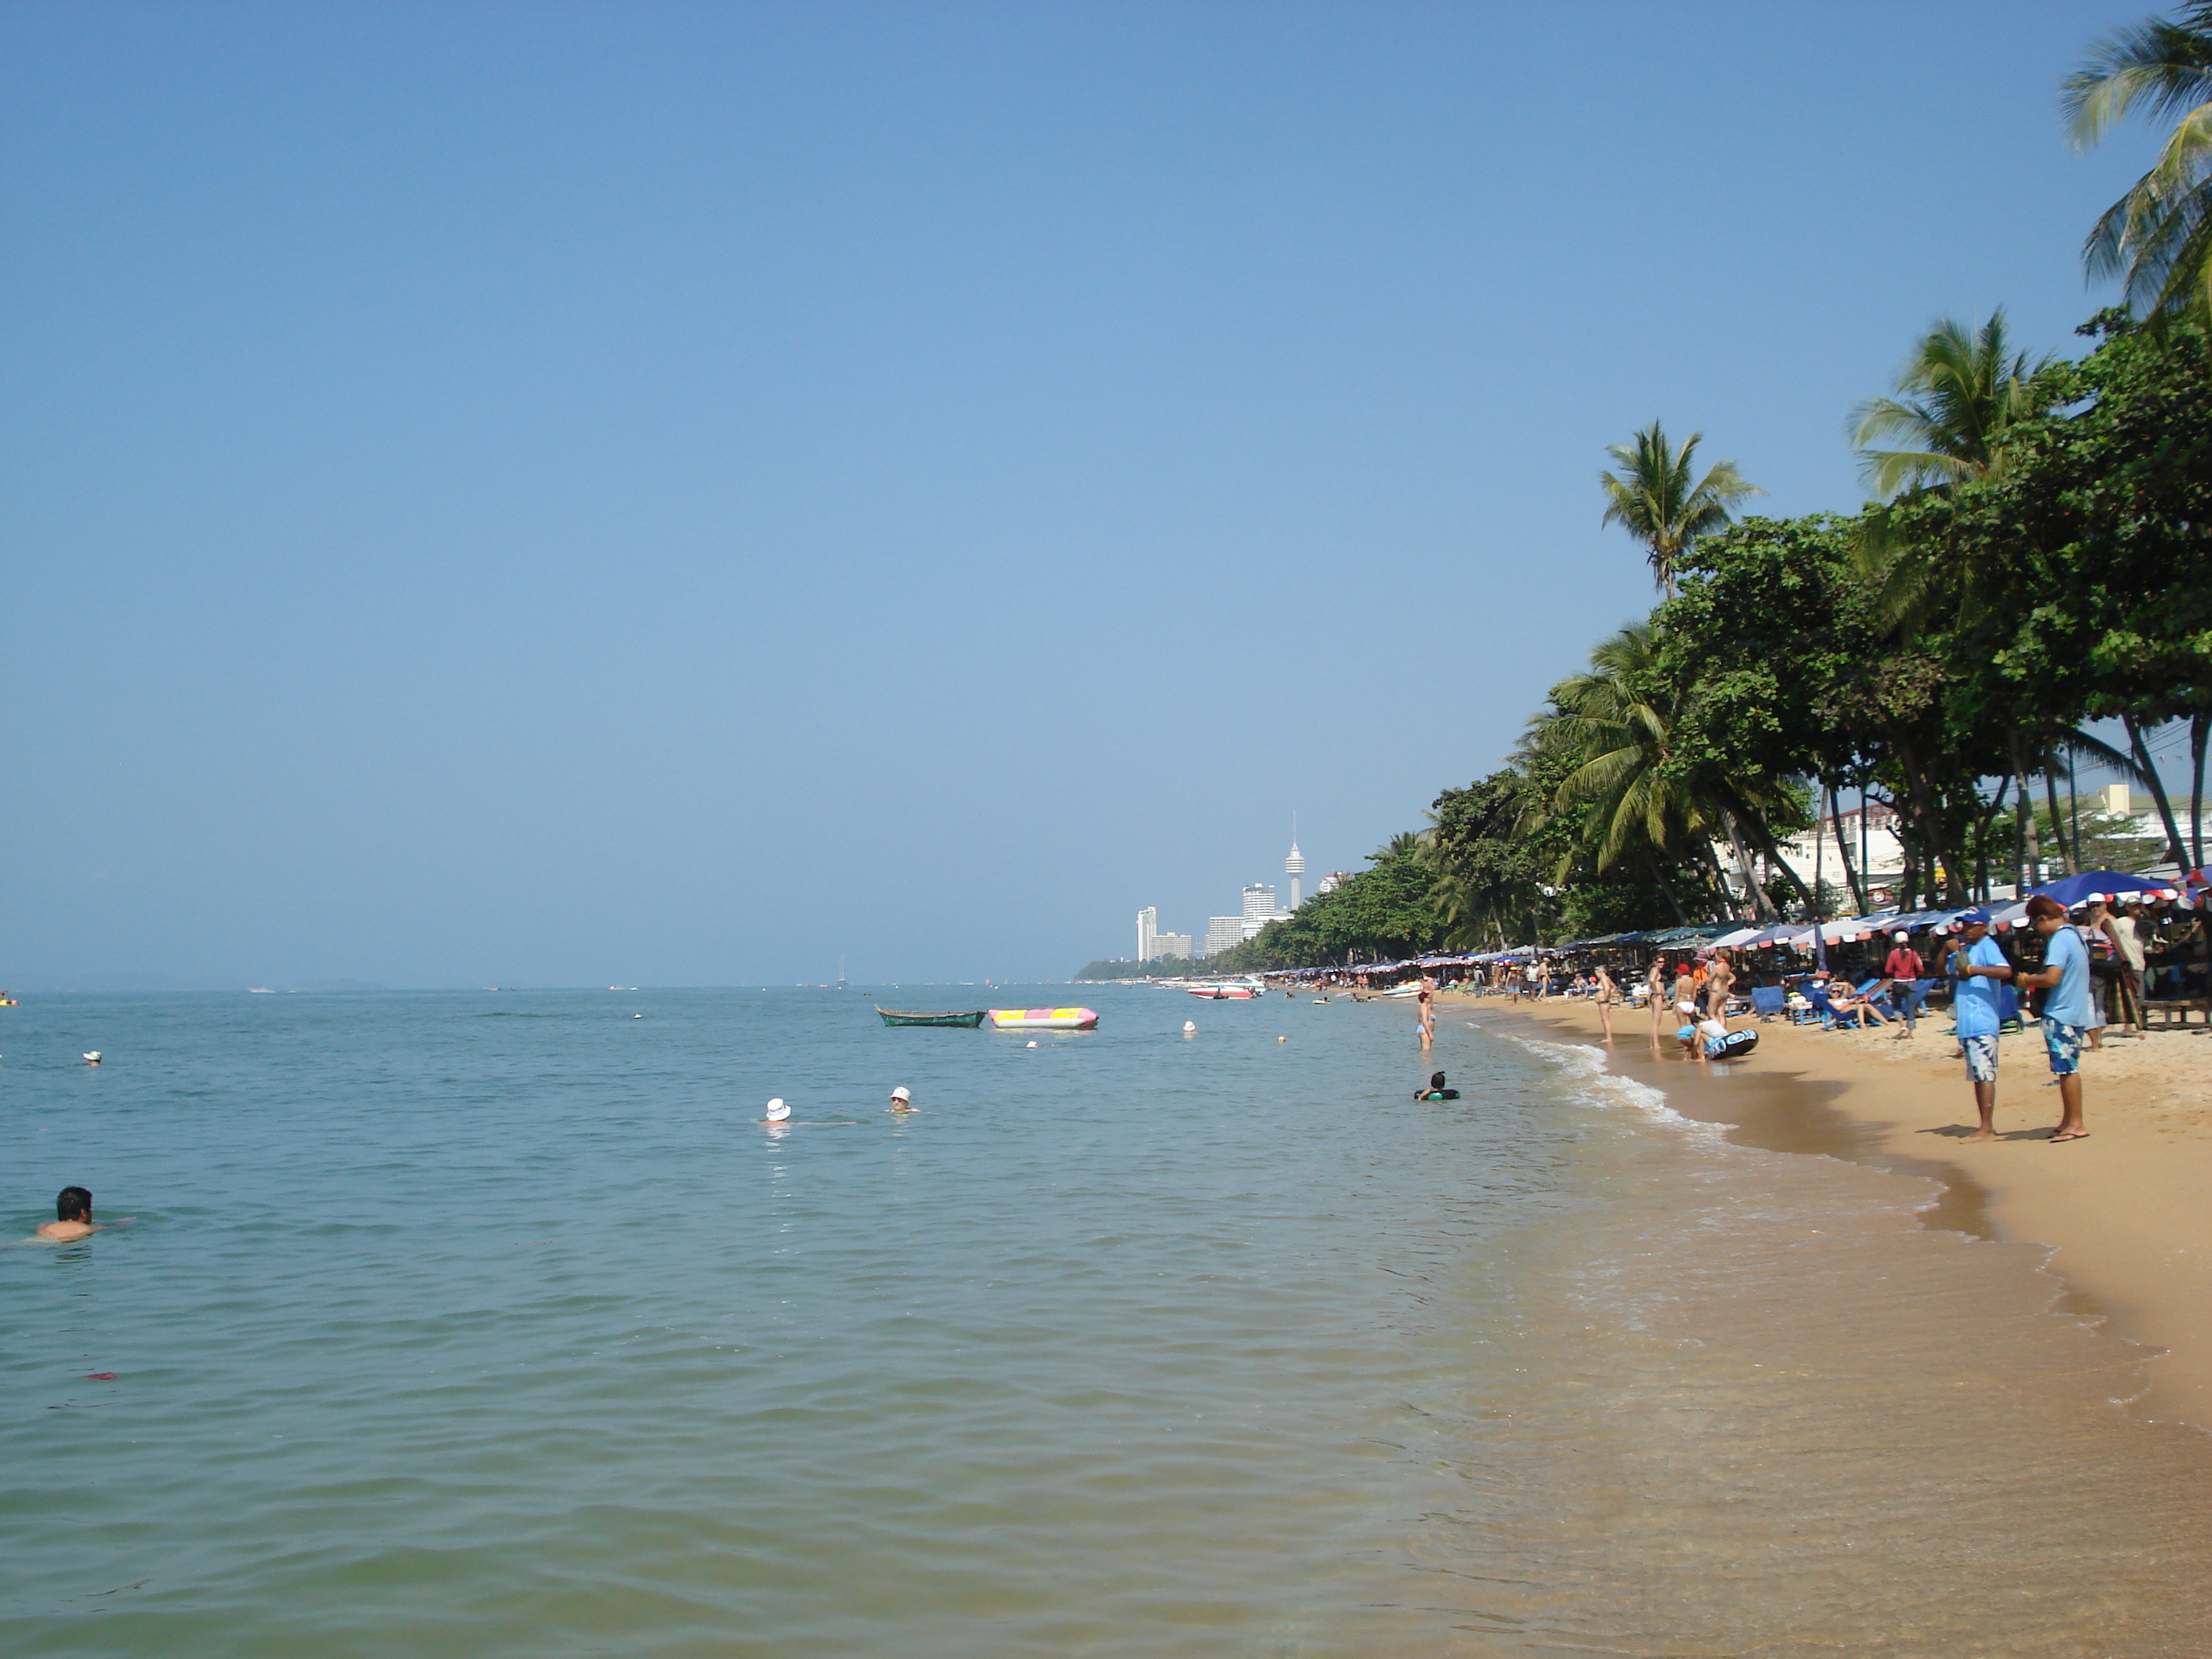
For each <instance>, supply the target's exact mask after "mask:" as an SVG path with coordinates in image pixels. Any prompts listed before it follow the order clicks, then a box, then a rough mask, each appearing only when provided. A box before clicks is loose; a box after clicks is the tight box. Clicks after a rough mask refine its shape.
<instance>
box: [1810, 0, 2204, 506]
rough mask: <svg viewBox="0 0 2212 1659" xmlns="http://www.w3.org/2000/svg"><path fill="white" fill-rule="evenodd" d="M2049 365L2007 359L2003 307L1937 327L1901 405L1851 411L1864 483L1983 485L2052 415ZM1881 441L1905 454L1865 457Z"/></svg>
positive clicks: (1873, 403) (2020, 355)
mask: <svg viewBox="0 0 2212 1659" xmlns="http://www.w3.org/2000/svg"><path fill="white" fill-rule="evenodd" d="M2206 3H2207V4H2212V0H2206ZM2050 367H2051V358H2050V357H2048V356H2044V357H2040V358H2038V359H2036V360H2035V361H2033V362H2030V361H2029V360H2028V356H2027V353H2026V352H2024V351H2014V350H2013V349H2011V346H2010V343H2009V342H2008V340H2007V339H2006V337H2005V314H2004V307H2002V306H1999V307H1997V308H1996V311H1995V312H1993V313H1990V319H1989V321H1988V322H1986V323H1984V324H1983V325H1982V326H1981V327H1980V329H1979V330H1973V329H1970V328H1968V327H1967V326H1966V325H1965V324H1964V323H1961V322H1959V321H1958V320H1957V319H1954V318H1950V317H1946V318H1943V319H1942V320H1941V321H1939V322H1937V323H1936V325H1935V326H1934V327H1932V328H1930V329H1929V331H1928V332H1927V333H1926V334H1924V335H1923V336H1922V337H1920V339H1919V341H1918V342H1917V343H1916V344H1915V345H1914V346H1913V348H1912V355H1911V356H1910V357H1908V358H1907V359H1906V360H1905V367H1904V368H1902V369H1900V370H1899V372H1898V376H1897V383H1896V384H1897V390H1898V392H1899V394H1900V396H1899V397H1898V398H1869V399H1868V400H1867V401H1866V402H1864V403H1863V404H1860V405H1859V406H1858V407H1857V409H1855V410H1852V411H1851V441H1852V442H1853V443H1854V444H1856V445H1857V446H1858V450H1859V459H1860V460H1861V461H1862V462H1863V463H1864V468H1865V477H1866V480H1867V483H1869V485H1871V486H1872V487H1873V489H1874V491H1875V494H1876V495H1881V496H1885V497H1887V496H1890V495H1896V494H1897V493H1898V492H1899V490H1901V489H1907V488H1911V487H1915V486H1933V487H1936V488H1939V489H1940V488H1942V486H1944V485H1947V484H1954V483H1962V482H1966V481H1968V480H1972V479H1975V478H1985V477H1989V476H1990V474H1991V473H1992V472H1994V471H1998V470H1999V469H2000V468H2001V467H2002V464H2003V459H2004V442H2005V436H2006V433H2007V431H2008V428H2010V427H2011V426H2012V425H2013V423H2014V422H2016V421H2022V420H2026V419H2028V418H2029V417H2031V416H2036V415H2040V414H2043V413H2044V412H2045V411H2046V410H2049V409H2050V408H2051V404H2052V402H2053V401H2054V398H2053V394H2052V393H2051V392H2050V390H2049V389H2048V388H2047V386H2046V384H2045V381H2044V380H2043V379H2042V376H2043V374H2044V372H2045V370H2046V369H2048V368H2050ZM1886 438H1894V439H1901V440H1903V441H1904V445H1905V447H1903V448H1899V449H1875V448H1871V447H1869V446H1870V445H1872V444H1875V443H1876V442H1878V441H1881V440H1882V439H1886Z"/></svg>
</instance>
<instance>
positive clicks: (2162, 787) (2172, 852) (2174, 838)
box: [2120, 714, 2189, 872]
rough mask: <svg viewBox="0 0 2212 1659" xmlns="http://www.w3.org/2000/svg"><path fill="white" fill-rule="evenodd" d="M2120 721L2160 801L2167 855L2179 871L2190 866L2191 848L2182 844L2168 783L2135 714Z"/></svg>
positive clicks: (2159, 809) (2148, 781)
mask: <svg viewBox="0 0 2212 1659" xmlns="http://www.w3.org/2000/svg"><path fill="white" fill-rule="evenodd" d="M2120 723H2121V724H2122V725H2123V726H2126V727H2127V728H2128V744H2129V746H2130V747H2131V748H2132V749H2134V750H2135V752H2136V765H2138V766H2140V767H2142V769H2143V781H2144V782H2145V783H2148V785H2149V786H2150V798H2151V799H2153V800H2154V801H2156V802H2157V803H2158V821H2159V822H2160V823H2162V824H2164V825H2165V826H2166V856H2167V857H2168V858H2171V859H2172V860H2173V867H2174V869H2175V870H2176V871H2177V872H2179V871H2182V870H2186V869H2187V868H2188V867H2189V849H2188V848H2185V847H2184V846H2183V845H2182V844H2181V831H2180V829H2179V828H2178V827H2176V825H2175V823H2174V822H2173V805H2172V802H2170V801H2169V800H2167V799H2166V784H2165V782H2164V781H2163V780H2161V779H2160V777H2159V775H2158V768H2157V766H2156V765H2154V763H2152V761H2151V757H2150V748H2149V745H2148V744H2145V743H2144V742H2143V736H2142V728H2141V727H2140V726H2137V725H2136V717H2135V716H2134V715H2133V714H2123V715H2121V716H2120Z"/></svg>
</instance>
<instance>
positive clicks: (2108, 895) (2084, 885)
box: [2030, 870, 2181, 910]
mask: <svg viewBox="0 0 2212 1659" xmlns="http://www.w3.org/2000/svg"><path fill="white" fill-rule="evenodd" d="M2130 893H2136V894H2140V895H2141V896H2143V897H2144V898H2147V899H2154V898H2157V899H2170V898H2179V896H2181V890H2180V889H2179V887H2177V886H2176V885H2175V884H2173V883H2172V882H2170V881H2163V880H2160V878H2157V877H2155V876H2130V875H2127V874H2125V873H2124V872H2121V871H2118V870H2087V871H2084V872H2082V873H2081V874H2080V875H2078V876H2067V877H2064V878H2061V879H2060V880H2057V881H2054V882H2050V883H2047V884H2045V885H2044V886H2041V887H2039V888H2037V889H2036V890H2035V891H2034V892H2033V893H2032V894H2031V895H2030V897H2035V898H2054V899H2057V901H2058V902H2060V903H2061V904H2063V905H2064V906H2065V907H2066V908H2068V909H2069V910H2071V909H2072V908H2074V907H2075V905H2077V904H2087V903H2090V902H2093V901H2094V900H2097V899H2104V900H2106V901H2110V900H2112V899H2115V898H2120V897H2124V896H2126V895H2128V894H2130Z"/></svg>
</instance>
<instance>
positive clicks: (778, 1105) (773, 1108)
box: [758, 1096, 791, 1124]
mask: <svg viewBox="0 0 2212 1659" xmlns="http://www.w3.org/2000/svg"><path fill="white" fill-rule="evenodd" d="M758 1121H761V1122H763V1123H768V1124H781V1123H788V1122H790V1121H791V1108H790V1107H788V1106H787V1105H785V1104H784V1103H783V1099H782V1097H781V1096H778V1097H776V1098H775V1099H774V1100H771V1101H770V1102H769V1103H768V1110H767V1111H766V1112H765V1113H763V1115H762V1116H761V1117H760V1119H759V1120H758Z"/></svg>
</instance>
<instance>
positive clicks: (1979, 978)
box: [1951, 909, 2012, 1140]
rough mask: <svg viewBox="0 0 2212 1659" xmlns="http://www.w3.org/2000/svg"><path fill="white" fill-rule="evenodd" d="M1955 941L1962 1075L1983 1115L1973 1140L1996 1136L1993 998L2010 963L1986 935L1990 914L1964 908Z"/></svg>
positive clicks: (1955, 997)
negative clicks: (1963, 1071)
mask: <svg viewBox="0 0 2212 1659" xmlns="http://www.w3.org/2000/svg"><path fill="white" fill-rule="evenodd" d="M1959 927H1960V934H1959V945H1958V948H1957V949H1956V950H1954V951H1952V952H1951V980H1952V984H1951V1008H1952V1011H1953V1012H1954V1013H1956V1014H1957V1015H1958V1017H1959V1046H1960V1048H1963V1049H1965V1050H1966V1079H1967V1081H1969V1082H1970V1083H1972V1085H1974V1109H1975V1110H1976V1111H1978V1112H1979V1113H1980V1114H1981V1115H1982V1127H1980V1128H1978V1129H1977V1130H1975V1131H1974V1133H1973V1134H1972V1137H1971V1138H1972V1139H1975V1140H1995V1139H1996V1138H1997V1131H1996V1112H1997V1024H1998V1021H1999V1019H2000V1018H2001V1015H2000V1013H1999V1004H1998V999H1999V998H2000V997H2001V996H2002V994H2003V991H2004V982H2005V981H2007V980H2008V979H2010V978H2011V977H2012V964H2011V963H2008V962H2007V961H2006V960H2005V953H2004V951H2003V949H2002V947H2001V946H2000V945H1998V944H1997V942H1996V940H1995V939H1991V938H1990V913H1989V912H1988V911H1986V910H1982V909H1974V910H1969V911H1967V912H1966V915H1962V916H1960V918H1959Z"/></svg>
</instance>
